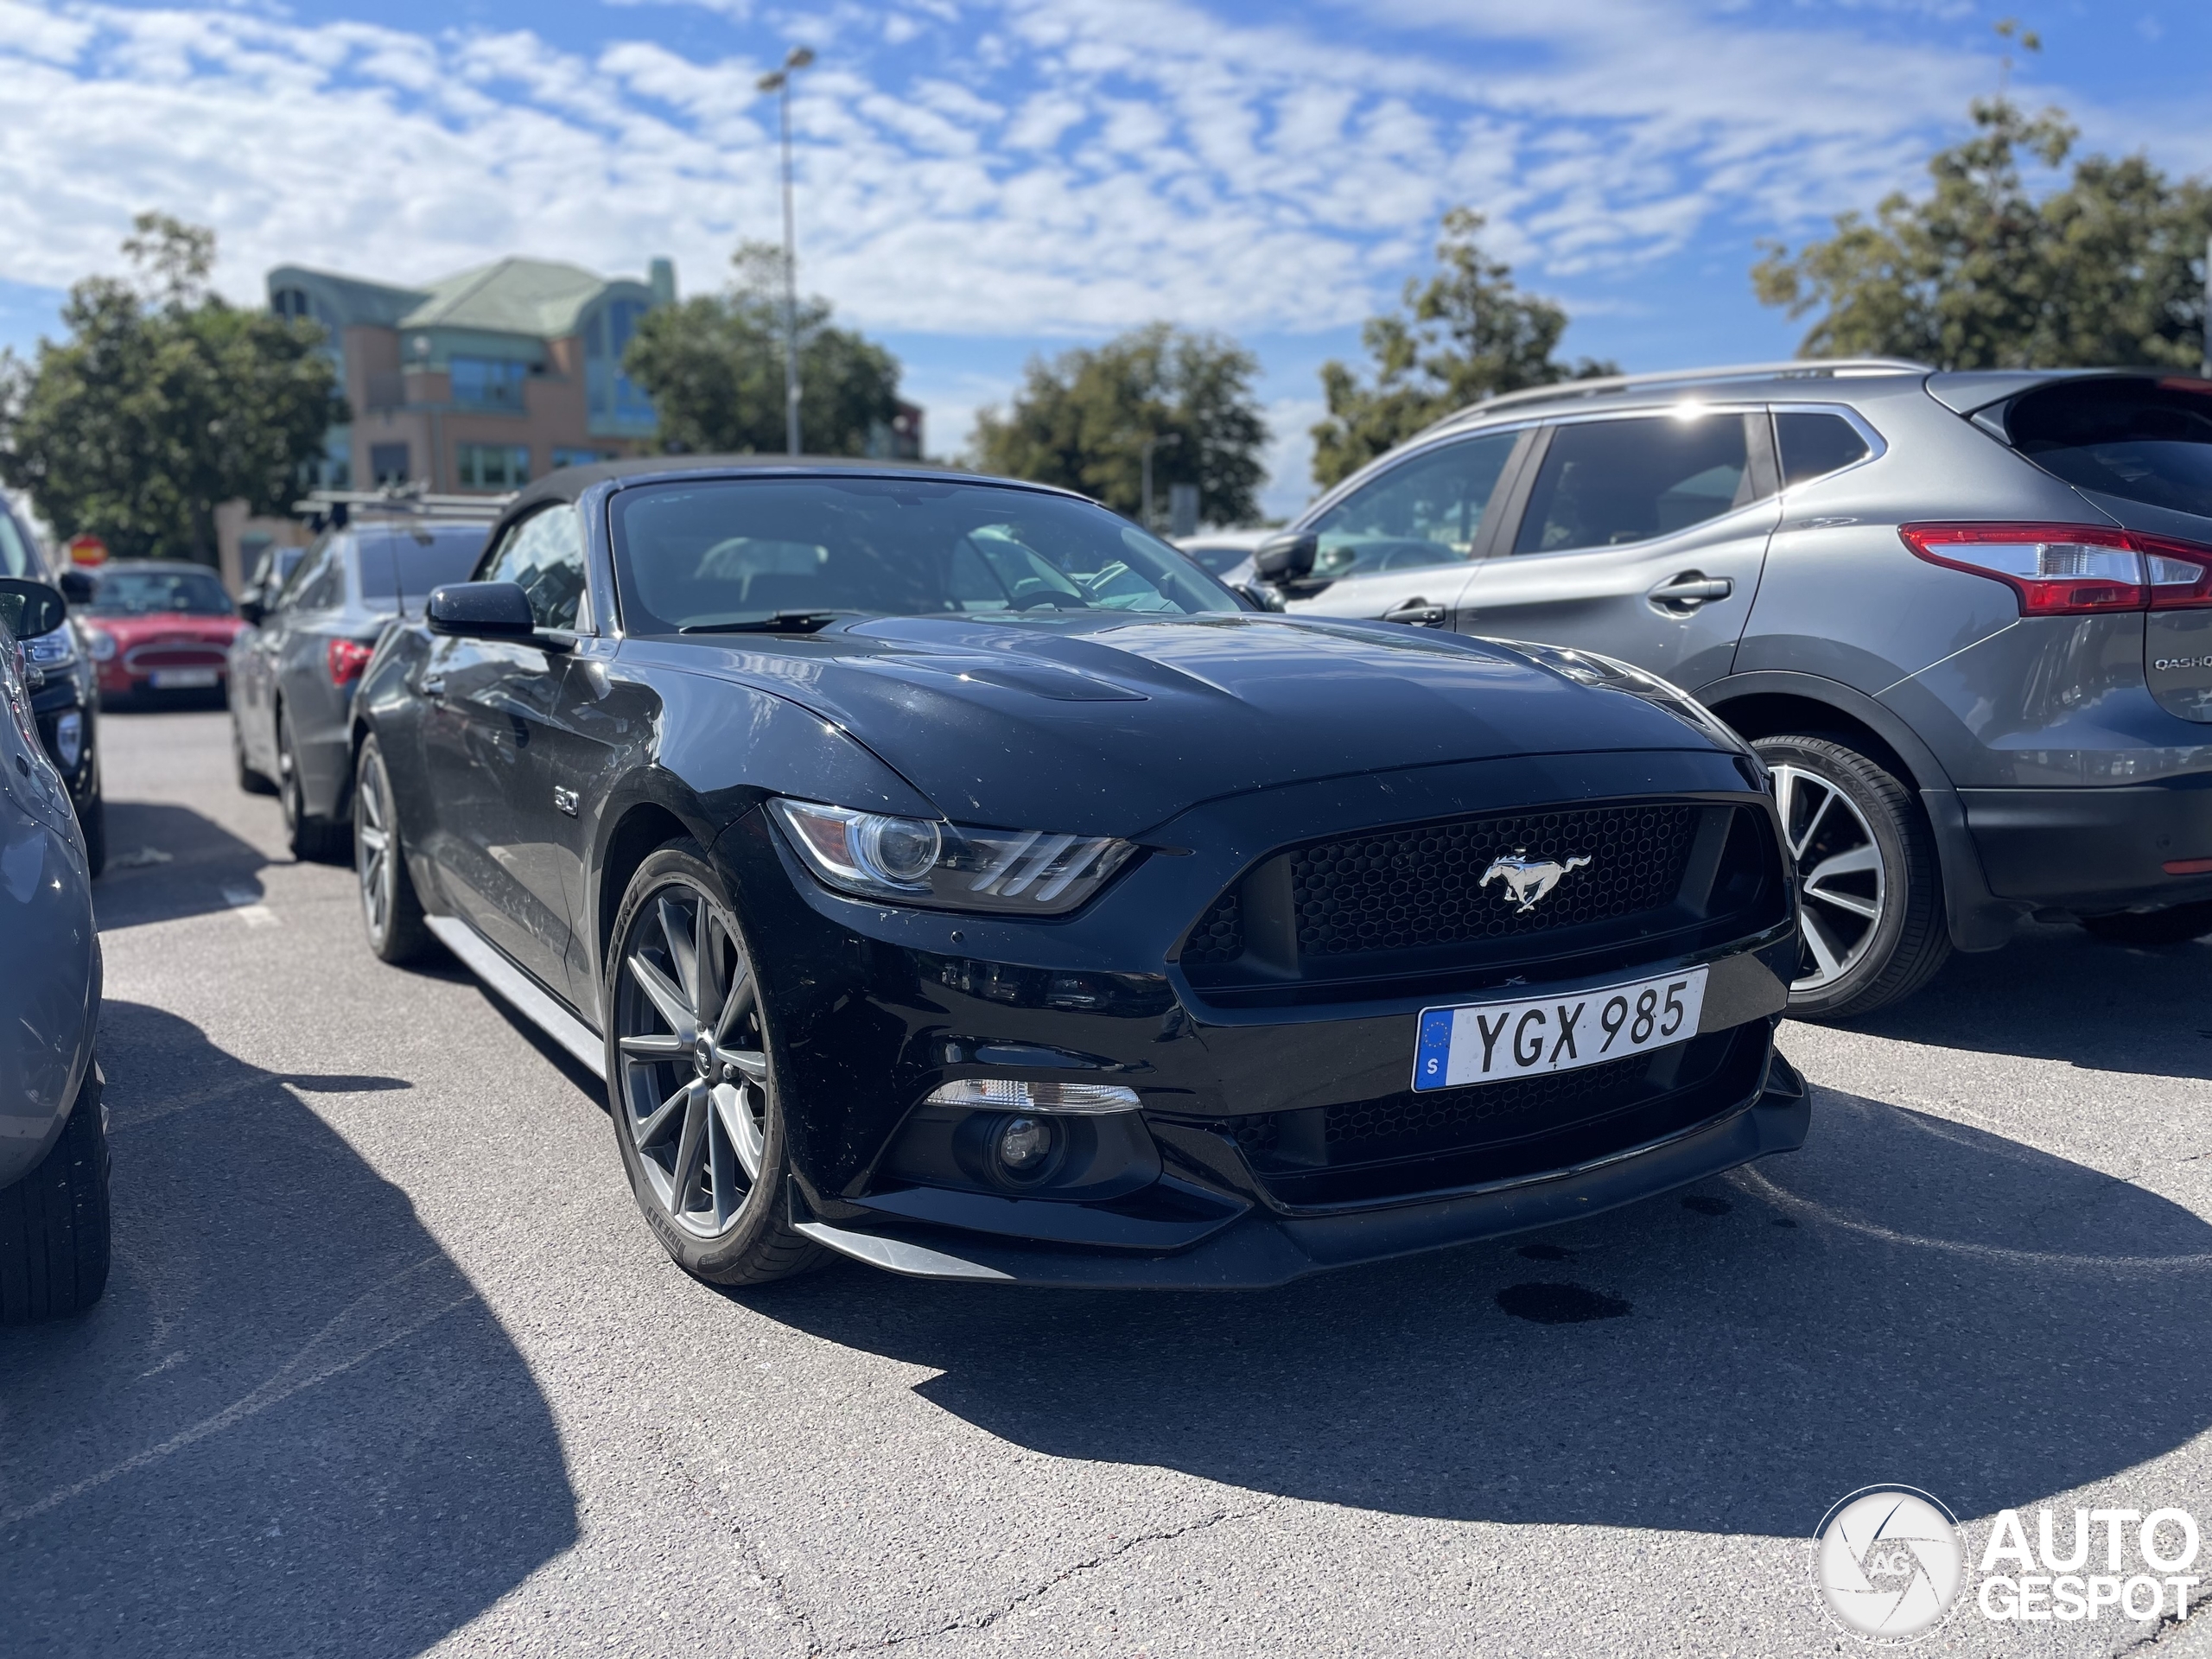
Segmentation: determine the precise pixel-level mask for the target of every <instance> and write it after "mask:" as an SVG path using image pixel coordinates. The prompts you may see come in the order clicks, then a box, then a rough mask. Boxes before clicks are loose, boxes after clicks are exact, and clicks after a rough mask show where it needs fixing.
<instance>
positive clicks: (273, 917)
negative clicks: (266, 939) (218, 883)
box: [223, 887, 277, 927]
mask: <svg viewBox="0 0 2212 1659" xmlns="http://www.w3.org/2000/svg"><path fill="white" fill-rule="evenodd" d="M223 902H224V903H225V904H226V905H228V906H230V907H231V908H232V909H233V910H235V911H236V912H238V919H239V920H240V921H242V922H244V923H245V925H247V926H248V927H274V926H276V925H277V912H275V911H273V910H271V909H270V908H269V906H266V905H264V904H263V903H262V902H261V892H260V889H258V888H257V887H225V888H224V889H223Z"/></svg>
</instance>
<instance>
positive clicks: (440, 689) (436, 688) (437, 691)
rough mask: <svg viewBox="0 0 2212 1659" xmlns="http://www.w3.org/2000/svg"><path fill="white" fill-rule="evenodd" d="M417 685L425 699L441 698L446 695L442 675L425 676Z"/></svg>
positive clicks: (444, 678)
mask: <svg viewBox="0 0 2212 1659" xmlns="http://www.w3.org/2000/svg"><path fill="white" fill-rule="evenodd" d="M418 684H419V686H420V688H421V690H422V693H423V696H426V697H442V696H445V694H446V677H445V676H444V675H442V674H425V675H424V676H423V677H422V679H421V680H420V681H419V682H418Z"/></svg>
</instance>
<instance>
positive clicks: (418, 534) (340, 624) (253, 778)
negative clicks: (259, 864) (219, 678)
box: [230, 520, 489, 859]
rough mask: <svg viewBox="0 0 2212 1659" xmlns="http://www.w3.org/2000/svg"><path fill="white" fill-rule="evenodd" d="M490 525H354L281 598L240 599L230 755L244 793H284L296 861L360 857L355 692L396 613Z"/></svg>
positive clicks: (308, 559)
mask: <svg viewBox="0 0 2212 1659" xmlns="http://www.w3.org/2000/svg"><path fill="white" fill-rule="evenodd" d="M488 527H489V526H488V524H487V522H486V521H484V520H476V521H473V522H463V523H458V524H454V523H446V522H441V521H436V520H430V521H418V522H412V523H389V522H385V523H378V522H373V521H372V522H370V523H366V524H351V525H346V526H340V527H339V528H337V529H334V530H331V531H327V533H325V534H324V535H322V536H321V537H318V538H317V539H316V540H315V543H314V544H313V545H312V546H310V547H309V548H308V550H307V551H306V552H305V554H304V555H302V556H301V557H300V558H299V559H298V560H297V561H296V562H295V563H293V565H292V567H291V569H289V573H288V574H287V575H284V576H283V577H282V578H281V579H280V581H279V582H278V585H277V588H276V590H275V592H274V594H269V591H268V588H267V583H266V579H265V578H264V583H263V585H262V588H261V590H260V591H259V592H255V591H253V590H252V589H249V591H248V596H247V597H246V598H245V599H244V600H241V601H239V604H238V611H239V613H240V614H241V615H242V616H243V617H244V618H245V621H246V623H247V624H248V626H247V627H246V628H245V630H244V631H243V632H240V633H239V635H238V639H237V640H236V641H235V642H234V643H233V644H232V646H231V650H230V683H231V698H230V702H231V750H232V759H233V760H234V762H235V763H236V765H237V767H238V786H239V787H240V788H241V789H244V790H245V791H247V792H248V793H249V794H254V795H267V794H272V793H273V794H274V795H276V796H277V798H278V800H279V802H280V803H281V804H282V805H283V810H284V829H285V834H286V837H287V839H288V840H289V842H290V844H291V849H292V852H293V854H294V855H295V856H296V857H300V858H313V859H343V858H345V857H346V855H348V854H350V853H351V852H352V851H353V828H352V825H351V823H349V821H348V820H349V818H350V817H351V814H352V811H353V749H352V747H351V745H350V740H349V738H348V735H347V733H348V728H349V726H350V724H351V721H352V715H353V688H354V686H355V685H356V684H357V683H359V679H360V677H361V671H362V670H363V669H364V668H365V667H367V666H368V662H369V653H370V652H371V651H372V649H374V647H375V645H376V642H377V636H378V635H379V634H381V633H382V632H384V630H385V625H386V624H388V623H389V622H390V621H391V620H392V618H394V617H395V616H419V615H421V614H422V610H423V598H424V596H425V595H427V594H429V591H430V589H432V588H435V587H436V586H437V585H438V584H439V583H441V582H458V581H460V580H461V578H462V577H464V576H466V575H467V574H468V573H469V571H470V570H471V569H474V566H475V563H476V560H477V556H479V555H480V554H481V553H482V552H483V550H484V532H485V531H486V529H487V528H488Z"/></svg>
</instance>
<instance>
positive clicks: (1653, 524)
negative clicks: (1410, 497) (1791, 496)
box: [1513, 415, 1761, 553]
mask: <svg viewBox="0 0 2212 1659" xmlns="http://www.w3.org/2000/svg"><path fill="white" fill-rule="evenodd" d="M1758 418H1761V417H1759V416H1751V415H1706V416H1696V417H1693V418H1690V419H1681V418H1678V417H1676V416H1672V415H1660V416H1644V417H1643V418H1641V419H1637V420H1623V421H1588V422H1581V423H1574V424H1572V425H1567V426H1561V427H1559V428H1556V429H1554V431H1553V433H1552V441H1551V446H1550V448H1548V449H1547V450H1545V452H1544V463H1543V466H1542V467H1541V468H1540V469H1539V470H1538V471H1537V474H1536V486H1535V489H1534V490H1533V491H1532V492H1531V493H1530V494H1529V511H1528V512H1527V513H1526V514H1525V515H1524V516H1523V517H1522V520H1521V529H1520V533H1519V534H1518V535H1516V537H1514V538H1513V550H1514V551H1515V552H1516V553H1562V552H1566V551H1567V550H1569V549H1572V548H1587V547H1618V546H1621V545H1623V544H1624V543H1630V542H1645V541H1649V540H1650V539H1651V538H1652V537H1656V536H1671V535H1673V534H1674V533H1675V531H1681V530H1688V528H1689V527H1690V526H1691V525H1693V524H1703V523H1704V522H1705V521H1706V520H1707V519H1708V518H1719V516H1720V515H1721V514H1722V513H1724V512H1730V511H1731V510H1732V509H1734V508H1737V507H1741V506H1747V505H1750V504H1751V502H1752V501H1754V500H1756V499H1758V493H1757V490H1756V488H1755V486H1754V484H1753V481H1752V474H1751V422H1752V421H1753V420H1756V419H1758Z"/></svg>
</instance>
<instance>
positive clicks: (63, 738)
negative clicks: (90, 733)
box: [54, 709, 85, 772]
mask: <svg viewBox="0 0 2212 1659" xmlns="http://www.w3.org/2000/svg"><path fill="white" fill-rule="evenodd" d="M84 753H85V717H84V715H82V714H80V713H79V712H78V711H77V710H76V709H71V710H70V711H69V712H68V713H67V714H66V715H62V716H61V718H60V719H59V720H57V721H54V758H55V759H56V760H60V762H61V770H62V771H64V772H74V771H76V770H77V762H78V761H79V760H81V759H83V758H84Z"/></svg>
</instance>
